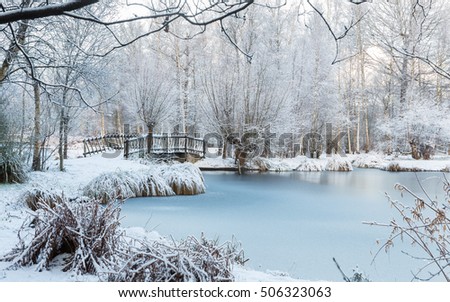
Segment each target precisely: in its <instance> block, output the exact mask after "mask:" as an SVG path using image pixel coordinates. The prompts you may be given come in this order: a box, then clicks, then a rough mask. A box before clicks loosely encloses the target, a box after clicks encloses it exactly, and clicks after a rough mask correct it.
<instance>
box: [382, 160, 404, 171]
mask: <svg viewBox="0 0 450 302" xmlns="http://www.w3.org/2000/svg"><path fill="white" fill-rule="evenodd" d="M385 170H386V171H389V172H400V171H401V170H402V168H401V167H400V164H399V163H398V162H391V163H389V164H388V165H387V166H386V167H385Z"/></svg>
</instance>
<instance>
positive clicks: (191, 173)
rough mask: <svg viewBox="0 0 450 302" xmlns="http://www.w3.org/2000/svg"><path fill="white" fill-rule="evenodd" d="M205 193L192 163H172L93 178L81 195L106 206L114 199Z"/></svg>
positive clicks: (202, 181)
mask: <svg viewBox="0 0 450 302" xmlns="http://www.w3.org/2000/svg"><path fill="white" fill-rule="evenodd" d="M204 192H205V185H204V179H203V175H202V173H201V171H200V169H199V168H197V167H195V166H194V165H192V164H174V165H168V166H163V167H161V168H160V169H145V170H139V171H134V172H127V171H125V172H124V171H116V172H110V173H104V174H102V175H100V176H98V177H96V178H94V179H93V180H92V181H91V182H90V183H89V184H88V185H87V186H86V187H85V188H84V191H83V194H84V195H86V196H89V197H92V198H96V199H99V200H101V202H102V203H107V202H109V201H112V200H115V199H122V200H123V199H127V198H133V197H151V196H172V195H175V194H177V195H194V194H201V193H204Z"/></svg>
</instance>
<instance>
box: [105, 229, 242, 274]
mask: <svg viewBox="0 0 450 302" xmlns="http://www.w3.org/2000/svg"><path fill="white" fill-rule="evenodd" d="M126 254H127V255H128V259H127V260H126V262H125V263H124V264H123V265H121V269H120V270H119V271H117V272H114V273H109V274H107V281H110V282H225V281H234V276H233V275H232V268H233V265H234V264H239V265H243V264H244V263H245V258H244V253H243V251H242V249H241V247H240V244H239V243H236V242H226V243H224V244H219V243H218V241H216V240H208V239H206V238H205V237H204V236H203V235H202V236H201V238H200V239H197V238H196V237H193V236H189V237H187V239H185V240H183V241H181V242H178V243H177V242H162V241H150V242H149V241H146V242H145V241H144V242H143V241H139V242H137V243H135V244H131V245H129V249H128V251H127V252H126Z"/></svg>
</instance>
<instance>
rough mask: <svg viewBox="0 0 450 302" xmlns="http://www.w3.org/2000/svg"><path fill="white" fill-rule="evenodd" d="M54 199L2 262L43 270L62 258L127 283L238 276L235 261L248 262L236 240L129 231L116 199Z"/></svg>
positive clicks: (74, 267)
mask: <svg viewBox="0 0 450 302" xmlns="http://www.w3.org/2000/svg"><path fill="white" fill-rule="evenodd" d="M52 204H53V206H49V205H48V204H47V203H39V206H38V208H39V209H38V210H37V211H36V212H33V214H32V215H31V216H30V217H29V218H28V220H27V221H26V222H27V223H25V224H23V226H22V229H21V231H20V233H19V238H20V242H19V244H18V245H17V246H16V248H14V249H13V250H12V251H11V252H9V253H8V254H7V255H5V256H4V257H2V258H0V261H1V260H2V261H10V262H12V267H19V266H31V265H36V268H37V270H39V271H42V270H47V269H49V268H50V267H52V266H53V265H54V264H55V263H56V262H59V261H61V260H58V259H62V261H63V263H62V268H63V270H64V271H69V272H73V273H75V274H92V275H96V276H98V278H99V279H100V280H102V281H125V282H131V281H233V280H234V276H233V275H232V274H231V272H232V268H233V265H234V264H236V263H237V264H244V262H245V259H244V254H243V251H242V249H241V248H240V244H239V243H237V242H234V241H233V242H226V243H224V244H219V243H218V242H217V241H211V240H207V239H205V238H204V237H203V236H202V237H201V238H200V239H197V238H195V237H192V236H191V237H188V238H187V239H186V240H183V241H180V242H174V241H166V240H162V239H158V240H152V239H151V238H147V237H146V236H144V237H142V236H141V238H131V237H129V236H126V235H125V233H124V232H123V230H122V229H121V228H120V207H119V206H120V204H117V203H112V202H111V203H109V204H108V205H106V206H101V205H100V203H99V202H98V201H97V200H95V199H87V198H82V199H81V198H78V199H74V200H69V199H67V198H64V197H62V196H58V197H57V199H55V200H53V202H52ZM31 224H32V225H33V226H34V227H33V228H31V229H30V227H29V225H31ZM23 234H25V235H24V236H22V235H23ZM60 256H63V257H60Z"/></svg>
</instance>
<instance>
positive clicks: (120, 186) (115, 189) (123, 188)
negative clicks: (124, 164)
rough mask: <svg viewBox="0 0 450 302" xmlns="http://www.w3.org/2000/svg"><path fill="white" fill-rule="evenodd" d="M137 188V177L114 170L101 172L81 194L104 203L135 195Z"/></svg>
mask: <svg viewBox="0 0 450 302" xmlns="http://www.w3.org/2000/svg"><path fill="white" fill-rule="evenodd" d="M138 189H139V179H138V178H137V177H136V175H135V174H132V173H130V172H124V171H116V172H108V173H103V174H101V175H99V176H97V177H96V178H94V179H93V180H91V181H90V182H89V183H88V184H87V185H86V187H85V188H84V190H83V194H84V195H85V196H89V197H91V198H94V199H97V200H100V201H101V202H102V203H103V204H106V203H108V202H110V201H112V200H115V199H126V198H130V197H136V192H137V191H138Z"/></svg>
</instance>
